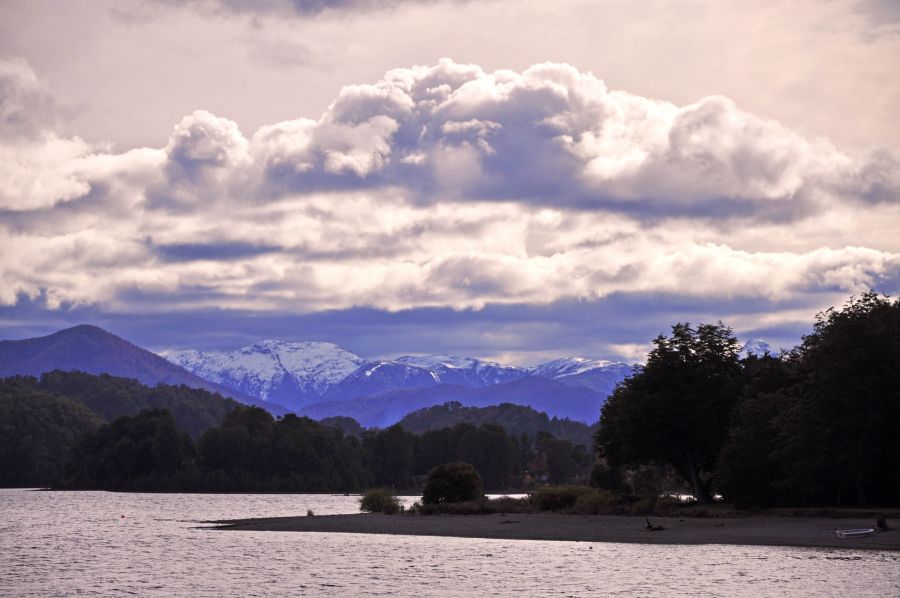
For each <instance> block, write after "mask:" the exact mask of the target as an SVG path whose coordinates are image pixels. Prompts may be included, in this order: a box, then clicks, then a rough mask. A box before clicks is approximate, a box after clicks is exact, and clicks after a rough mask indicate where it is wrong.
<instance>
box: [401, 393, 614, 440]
mask: <svg viewBox="0 0 900 598" xmlns="http://www.w3.org/2000/svg"><path fill="white" fill-rule="evenodd" d="M463 423H465V424H472V425H473V426H480V425H482V424H498V425H500V426H502V427H503V429H504V430H506V433H507V434H509V435H510V436H521V435H522V434H525V435H526V436H528V437H529V438H535V437H536V436H537V434H538V432H545V433H547V434H551V435H553V436H554V437H556V438H559V439H562V440H568V441H569V442H571V443H572V444H576V445H582V446H584V447H587V448H590V447H591V446H592V443H593V434H594V429H595V427H596V424H595V425H594V426H588V425H587V424H585V423H582V422H579V421H572V420H570V419H559V418H556V417H554V418H550V417H549V416H548V415H547V414H546V413H543V412H541V411H537V410H535V409H532V408H531V407H527V406H524V405H514V404H512V403H502V404H500V405H492V406H489V407H465V406H463V404H462V403H459V402H457V401H449V402H447V403H444V404H443V405H435V406H433V407H426V408H425V409H419V410H418V411H414V412H412V413H410V414H408V415H406V417H404V418H403V419H402V420H400V425H401V426H403V429H405V430H409V431H410V432H412V433H414V434H423V433H425V432H428V431H429V430H439V429H442V428H451V427H453V426H455V425H456V424H463Z"/></svg>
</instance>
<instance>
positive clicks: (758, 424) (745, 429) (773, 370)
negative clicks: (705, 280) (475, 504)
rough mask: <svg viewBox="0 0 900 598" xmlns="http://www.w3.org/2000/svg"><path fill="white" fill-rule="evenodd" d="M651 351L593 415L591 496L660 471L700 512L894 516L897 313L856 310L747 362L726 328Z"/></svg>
mask: <svg viewBox="0 0 900 598" xmlns="http://www.w3.org/2000/svg"><path fill="white" fill-rule="evenodd" d="M653 344H654V348H653V350H652V351H651V353H650V354H649V356H648V360H647V363H646V365H644V366H643V367H642V368H641V369H640V370H639V371H637V372H636V373H635V374H634V375H632V376H631V377H630V378H628V379H626V380H625V381H624V382H622V383H621V384H620V385H619V386H618V387H617V388H616V390H615V391H614V392H613V394H612V395H611V396H610V398H609V399H608V400H607V402H606V403H605V404H604V406H603V408H602V411H601V418H600V427H599V429H598V431H597V433H596V436H595V440H596V449H597V454H598V457H599V458H600V459H601V460H602V462H603V463H604V465H601V466H600V467H599V468H598V471H597V472H595V475H594V479H595V481H597V483H598V484H600V485H605V486H608V487H611V488H621V487H622V483H623V479H624V478H625V477H627V474H628V472H629V471H630V472H632V473H633V472H634V471H635V470H636V469H637V468H639V467H642V466H647V465H657V466H660V465H661V466H664V467H665V468H668V469H669V470H671V471H673V472H674V473H675V474H676V475H677V476H678V477H680V478H681V479H682V480H683V481H684V482H685V483H686V484H687V486H688V487H690V488H691V491H692V492H693V494H694V496H695V497H696V498H697V499H698V500H699V501H700V502H704V503H705V502H711V501H712V500H713V495H714V494H716V493H719V494H721V495H723V497H724V499H725V500H727V501H729V502H734V503H735V505H736V506H738V507H774V506H787V505H791V506H803V505H831V506H840V505H883V506H892V505H898V504H900V476H898V475H897V472H898V471H900V300H893V301H892V300H891V299H890V298H889V297H886V296H880V295H878V294H876V293H874V292H869V293H865V294H863V295H861V296H859V297H853V298H851V299H850V301H849V302H848V303H847V304H846V305H844V306H843V308H841V309H834V308H831V309H828V310H827V311H825V312H822V313H820V314H818V315H817V317H816V321H815V325H814V328H813V331H812V332H811V333H810V334H809V335H807V336H805V337H803V340H802V342H801V344H800V345H799V346H797V347H795V348H794V349H792V350H790V351H786V352H783V353H782V354H780V355H770V354H768V353H767V354H764V355H750V356H747V357H745V358H743V359H742V358H741V356H740V351H741V347H740V345H739V343H738V342H737V339H736V338H735V337H734V335H733V333H732V331H731V329H730V328H728V327H727V326H725V325H724V324H722V323H721V322H720V323H718V324H715V325H710V324H704V325H700V326H697V327H692V326H690V325H689V324H685V323H681V324H677V325H675V326H673V327H672V332H671V334H670V335H668V336H665V335H660V336H659V337H657V338H656V339H655V340H654V341H653Z"/></svg>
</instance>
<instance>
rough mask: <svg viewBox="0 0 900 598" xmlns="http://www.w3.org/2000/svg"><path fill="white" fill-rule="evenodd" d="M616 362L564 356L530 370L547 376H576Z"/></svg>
mask: <svg viewBox="0 0 900 598" xmlns="http://www.w3.org/2000/svg"><path fill="white" fill-rule="evenodd" d="M613 364H615V362H613V361H607V360H605V359H587V358H585V357H563V358H561V359H554V360H553V361H548V362H545V363H541V364H538V365H536V366H534V367H533V368H530V369H529V370H528V373H529V374H531V375H532V376H543V377H545V378H561V377H563V376H574V375H576V374H581V373H583V372H587V371H590V370H596V369H600V368H604V367H606V366H609V365H613Z"/></svg>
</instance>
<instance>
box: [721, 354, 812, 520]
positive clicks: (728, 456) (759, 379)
mask: <svg viewBox="0 0 900 598" xmlns="http://www.w3.org/2000/svg"><path fill="white" fill-rule="evenodd" d="M795 357H796V356H795V355H793V354H787V355H784V356H782V357H776V356H773V355H762V356H757V355H750V356H748V357H747V358H746V359H744V360H743V361H742V362H741V364H742V365H743V368H744V389H743V393H742V394H743V397H742V398H741V402H740V404H739V405H738V407H737V409H736V411H735V415H734V418H733V419H732V426H731V431H730V432H729V435H728V440H727V441H726V443H725V446H724V447H723V448H722V453H721V455H720V457H719V467H718V472H717V477H718V482H719V488H720V490H721V491H722V493H723V494H724V495H725V498H726V499H728V500H731V501H733V502H734V503H735V505H736V506H737V507H738V508H744V507H753V506H759V507H768V506H774V505H776V504H778V503H779V502H781V497H782V493H781V492H780V491H779V490H778V489H777V488H776V486H777V484H778V482H779V480H781V479H782V478H783V476H784V468H783V463H782V460H781V459H779V458H778V455H777V448H778V427H777V422H778V419H779V417H780V415H781V414H782V413H783V412H784V411H785V409H786V405H787V399H786V397H785V394H784V389H786V388H788V387H789V386H791V385H792V384H793V383H794V372H795V370H796V358H795Z"/></svg>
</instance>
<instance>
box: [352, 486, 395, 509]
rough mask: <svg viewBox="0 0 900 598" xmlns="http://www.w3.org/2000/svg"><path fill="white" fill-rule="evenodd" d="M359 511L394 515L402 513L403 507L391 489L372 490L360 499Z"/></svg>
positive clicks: (367, 491)
mask: <svg viewBox="0 0 900 598" xmlns="http://www.w3.org/2000/svg"><path fill="white" fill-rule="evenodd" d="M359 510H360V511H368V512H370V513H385V514H386V515H393V514H394V513H400V512H402V511H403V505H402V504H400V499H398V498H397V497H396V496H395V495H394V491H393V490H391V489H390V488H371V489H369V490H366V492H365V493H364V494H363V495H362V497H361V498H360V499H359Z"/></svg>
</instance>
